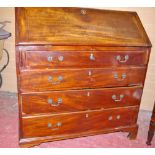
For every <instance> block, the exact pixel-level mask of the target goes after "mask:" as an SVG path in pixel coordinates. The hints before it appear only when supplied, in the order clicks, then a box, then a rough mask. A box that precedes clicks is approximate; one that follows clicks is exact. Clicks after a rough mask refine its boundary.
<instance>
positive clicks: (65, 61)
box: [15, 8, 151, 147]
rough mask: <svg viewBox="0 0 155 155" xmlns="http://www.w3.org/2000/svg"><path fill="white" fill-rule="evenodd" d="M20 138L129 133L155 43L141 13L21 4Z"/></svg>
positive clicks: (25, 141) (23, 141) (30, 141)
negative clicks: (23, 5) (146, 30)
mask: <svg viewBox="0 0 155 155" xmlns="http://www.w3.org/2000/svg"><path fill="white" fill-rule="evenodd" d="M15 12H16V64H17V80H18V103H19V144H20V146H21V147H31V146H34V145H38V144H40V143H42V142H48V141H54V140H61V139H67V138H74V137H81V136H89V135H95V134H103V133H109V132H120V131H121V132H128V133H129V136H128V137H129V138H130V139H135V138H136V135H137V130H138V125H137V117H138V111H139V106H140V101H141V96H142V92H143V85H144V81H145V75H146V71H147V64H148V60H149V55H150V50H151V43H150V41H149V39H148V37H147V34H146V32H145V30H144V28H143V26H142V24H141V22H140V19H139V17H138V15H137V14H136V13H135V12H123V11H108V10H99V9H88V8H87V9H86V8H16V9H15Z"/></svg>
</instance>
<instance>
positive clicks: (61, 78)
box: [48, 75, 63, 84]
mask: <svg viewBox="0 0 155 155" xmlns="http://www.w3.org/2000/svg"><path fill="white" fill-rule="evenodd" d="M57 79H58V81H52V80H53V77H52V76H48V81H49V82H51V83H52V84H60V83H61V81H62V80H63V77H62V76H61V75H59V76H58V78H57Z"/></svg>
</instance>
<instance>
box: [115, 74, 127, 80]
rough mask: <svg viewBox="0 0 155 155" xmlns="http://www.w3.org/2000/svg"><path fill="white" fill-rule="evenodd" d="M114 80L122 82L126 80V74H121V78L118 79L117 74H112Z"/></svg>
mask: <svg viewBox="0 0 155 155" xmlns="http://www.w3.org/2000/svg"><path fill="white" fill-rule="evenodd" d="M114 78H115V79H117V81H123V80H124V79H125V78H126V74H125V73H123V74H122V75H121V78H119V77H118V74H117V73H115V74H114Z"/></svg>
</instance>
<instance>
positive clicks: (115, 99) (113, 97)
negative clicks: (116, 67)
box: [112, 94, 124, 102]
mask: <svg viewBox="0 0 155 155" xmlns="http://www.w3.org/2000/svg"><path fill="white" fill-rule="evenodd" d="M123 98H124V95H123V94H120V95H119V99H118V98H117V97H116V95H115V94H114V95H112V99H113V100H114V101H115V102H120V101H122V99H123Z"/></svg>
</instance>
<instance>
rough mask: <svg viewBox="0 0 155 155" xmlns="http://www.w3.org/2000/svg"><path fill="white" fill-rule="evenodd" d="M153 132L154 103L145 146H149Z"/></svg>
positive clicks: (154, 118) (154, 127)
mask: <svg viewBox="0 0 155 155" xmlns="http://www.w3.org/2000/svg"><path fill="white" fill-rule="evenodd" d="M154 132H155V103H154V108H153V111H152V116H151V121H150V127H149V131H148V137H147V142H146V144H147V145H151V141H152V139H153V136H154Z"/></svg>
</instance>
